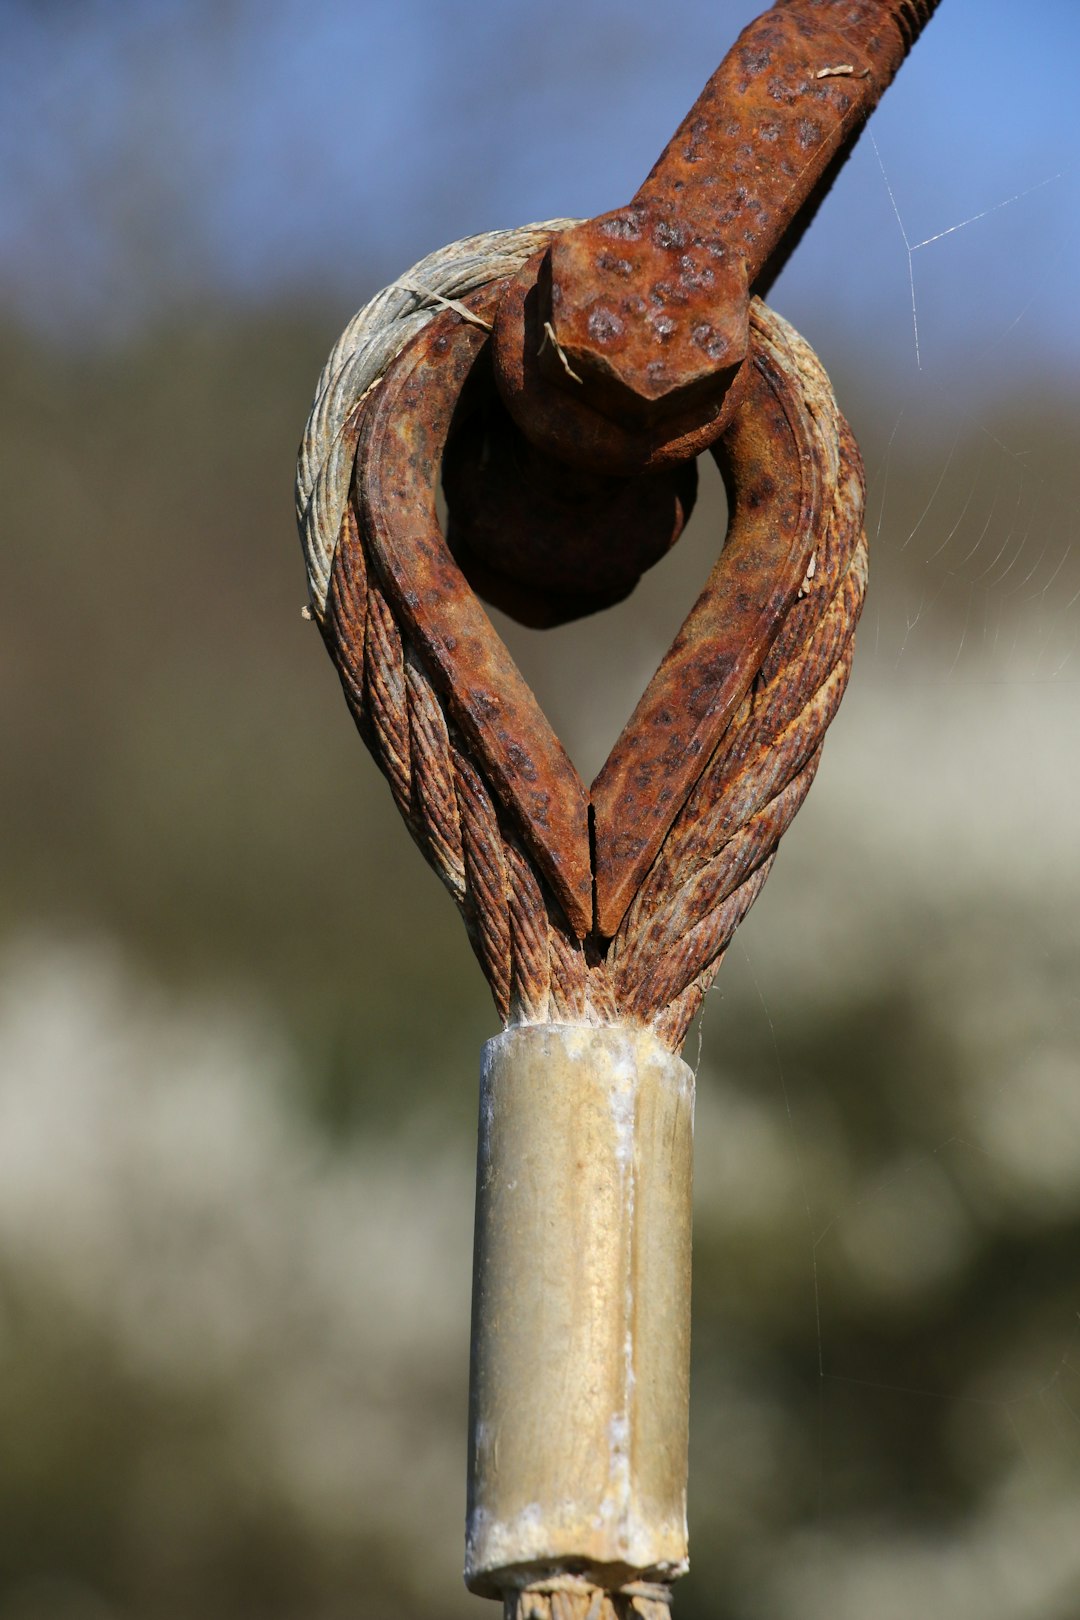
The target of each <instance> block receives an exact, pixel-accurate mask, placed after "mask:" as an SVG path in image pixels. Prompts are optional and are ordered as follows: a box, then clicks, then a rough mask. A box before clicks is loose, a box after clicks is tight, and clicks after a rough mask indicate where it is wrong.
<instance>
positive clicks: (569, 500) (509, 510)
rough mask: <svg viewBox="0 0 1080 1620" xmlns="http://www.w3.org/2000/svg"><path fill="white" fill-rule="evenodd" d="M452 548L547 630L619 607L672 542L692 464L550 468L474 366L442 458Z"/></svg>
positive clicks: (520, 616)
mask: <svg viewBox="0 0 1080 1620" xmlns="http://www.w3.org/2000/svg"><path fill="white" fill-rule="evenodd" d="M443 493H444V495H445V497H446V507H447V517H448V529H447V539H448V541H449V543H450V550H451V551H452V553H453V554H454V557H455V558H456V559H457V561H458V563H459V564H460V565H461V568H462V571H463V573H464V574H465V577H466V579H467V580H468V581H469V584H470V585H472V587H473V589H474V590H476V591H478V592H479V594H480V595H481V596H482V597H483V598H484V600H485V601H486V602H491V603H493V604H494V606H496V607H499V608H501V609H502V610H503V612H504V613H509V614H510V615H511V617H512V618H514V619H517V621H518V622H519V623H520V624H527V625H531V626H532V627H533V628H534V629H547V628H550V627H551V626H552V625H556V624H563V623H565V622H566V621H567V620H569V619H576V618H580V617H582V616H583V615H584V614H587V613H595V612H597V611H599V610H600V609H601V608H606V607H611V606H613V605H614V603H616V602H621V601H622V600H623V598H624V597H626V596H628V595H629V594H630V592H631V591H632V590H633V589H634V586H635V585H636V584H637V582H638V580H639V579H640V577H641V575H642V574H643V573H644V572H645V570H646V569H647V568H651V567H652V565H653V564H654V563H656V562H658V561H659V559H660V558H661V557H662V556H664V554H665V553H666V552H667V551H669V550H670V548H671V547H672V546H673V545H674V543H675V541H676V540H677V539H678V538H679V535H680V534H681V533H682V531H683V528H684V527H685V525H686V522H687V520H688V519H689V517H690V514H691V512H692V511H693V509H694V500H695V497H696V494H697V462H696V461H694V460H690V461H683V462H680V463H679V464H678V465H677V466H675V467H671V468H668V469H666V470H665V471H663V472H660V473H652V474H648V473H646V474H642V475H640V476H638V477H636V478H613V477H611V476H610V474H604V473H590V472H586V471H585V470H584V469H582V468H575V467H570V466H568V465H567V464H566V463H565V462H559V463H557V464H553V463H552V461H551V459H550V457H548V456H545V455H543V454H542V453H541V452H540V451H538V450H536V449H534V447H533V446H532V445H531V444H530V443H529V441H528V440H527V439H526V438H525V436H524V434H523V433H522V432H521V430H520V429H519V428H518V427H517V426H516V425H515V423H514V422H513V420H512V418H511V417H510V415H509V412H508V411H507V410H506V408H505V406H504V405H503V403H502V401H501V400H500V399H499V396H498V392H497V390H496V388H495V383H494V378H493V377H492V374H491V367H490V364H489V363H488V357H487V355H486V354H485V357H484V359H483V360H480V361H478V362H477V366H476V368H475V374H474V377H473V378H472V379H470V385H469V387H468V388H467V389H466V390H465V391H464V392H463V394H462V399H461V404H460V406H459V408H458V411H457V413H456V414H455V419H454V422H453V424H452V427H451V435H450V439H449V441H448V443H447V447H446V454H445V456H444V459H443Z"/></svg>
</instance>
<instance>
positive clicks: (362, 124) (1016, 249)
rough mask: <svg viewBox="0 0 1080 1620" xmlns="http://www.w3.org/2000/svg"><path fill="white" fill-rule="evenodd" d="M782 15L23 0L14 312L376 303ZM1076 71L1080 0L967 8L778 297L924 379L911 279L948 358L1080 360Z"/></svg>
mask: <svg viewBox="0 0 1080 1620" xmlns="http://www.w3.org/2000/svg"><path fill="white" fill-rule="evenodd" d="M759 9H760V6H759V5H758V4H756V3H754V0H750V3H748V4H747V3H742V0H738V3H736V0H729V3H726V4H725V3H722V0H665V3H664V4H663V5H661V6H658V5H656V4H655V3H644V0H573V3H571V0H552V3H550V4H548V5H546V6H543V7H540V6H537V5H535V4H531V5H526V4H523V3H520V0H507V3H503V4H493V3H491V0H487V3H484V4H482V3H479V0H458V3H445V4H436V3H435V0H397V3H393V4H390V3H382V4H373V3H370V0H368V3H357V0H351V3H348V4H346V3H343V0H269V3H265V4H262V5H259V4H257V3H255V0H215V3H213V4H210V3H208V0H185V3H180V0H144V3H141V4H127V5H123V4H117V3H115V0H83V3H82V4H80V5H79V6H77V7H71V6H66V5H65V6H53V5H41V4H32V3H30V0H25V3H22V4H20V3H18V0H8V4H7V6H6V7H5V17H6V22H5V28H4V51H3V53H0V107H2V108H3V109H4V112H3V113H2V114H0V117H2V119H3V124H2V125H0V151H3V153H4V161H3V163H2V164H0V312H2V313H3V314H4V315H6V316H7V318H9V319H11V318H15V319H16V320H20V321H28V322H31V323H33V324H34V325H36V326H39V327H40V326H43V327H45V328H46V329H49V330H51V331H53V332H54V333H57V334H58V335H60V336H62V337H63V339H64V340H65V341H67V342H70V341H74V340H78V339H79V338H85V339H89V340H92V341H99V340H101V339H103V338H105V339H107V338H109V337H110V336H114V335H118V334H121V335H122V334H123V333H124V332H126V331H127V330H129V329H130V328H131V326H132V325H133V324H134V325H138V324H139V323H141V322H144V321H147V320H152V319H155V318H157V317H159V316H161V315H162V314H163V313H167V312H168V311H169V309H170V308H171V307H172V306H174V305H176V304H184V303H187V302H190V301H192V300H198V299H202V298H206V297H209V298H211V299H213V300H216V301H221V300H224V301H226V302H227V303H228V302H231V301H236V302H238V303H240V304H245V305H250V304H252V303H262V302H265V301H269V300H275V299H277V298H280V297H282V296H289V297H294V296H295V297H299V298H318V299H319V300H320V301H322V302H329V303H330V304H331V305H332V306H334V307H340V311H341V313H342V314H343V315H344V314H347V313H348V312H349V310H350V309H351V308H352V307H354V306H355V305H356V304H357V303H359V302H360V301H362V299H363V298H364V297H366V296H368V295H369V294H370V293H371V292H372V291H373V290H374V289H375V287H376V286H377V285H379V284H380V283H381V282H382V281H384V280H387V279H390V278H392V277H393V276H394V275H395V274H397V273H398V272H400V271H402V270H403V269H404V268H405V267H407V266H408V265H409V264H410V263H411V262H413V261H414V260H415V259H416V258H418V257H419V256H421V255H422V254H423V253H425V252H427V251H429V250H430V249H431V248H433V247H435V246H437V245H439V244H440V243H441V242H443V241H446V240H449V239H452V238H453V237H455V236H459V235H464V234H467V233H469V232H471V231H475V230H479V229H484V228H488V227H491V226H496V225H510V224H515V223H519V222H521V221H523V220H526V219H538V218H545V217H550V216H552V215H556V214H564V213H565V214H591V213H595V212H598V211H600V210H602V209H605V208H608V207H611V206H614V205H616V204H618V203H619V202H621V201H623V200H625V199H626V198H627V197H628V196H629V195H631V194H632V192H633V191H634V189H635V187H636V185H637V184H638V182H639V181H640V180H641V178H642V177H643V176H644V174H645V173H646V172H647V170H648V168H649V166H650V164H651V163H652V161H653V159H654V158H655V156H656V155H657V153H658V152H659V150H660V149H661V148H662V146H663V144H664V142H665V141H666V139H667V137H668V136H669V135H670V133H671V131H672V129H673V128H674V127H675V125H676V124H677V122H678V121H679V119H680V118H681V117H682V115H683V114H684V112H685V111H686V109H687V108H688V106H689V105H690V103H691V102H692V100H693V98H694V96H695V95H696V93H697V92H698V90H699V89H700V87H701V85H702V83H703V82H704V80H705V78H706V77H707V76H708V73H709V72H710V71H711V69H712V67H713V66H714V65H715V64H716V62H717V61H719V59H720V57H721V55H722V54H723V52H724V51H725V49H726V48H727V47H728V45H729V44H730V43H731V41H732V40H733V38H734V36H735V34H736V32H737V30H738V28H739V27H741V26H742V25H743V24H744V23H745V22H746V21H747V20H748V19H749V18H750V17H751V16H753V15H754V14H755V13H756V12H757V10H759ZM1078 61H1080V5H1078V4H1076V0H1035V3H1033V4H1030V5H1027V6H1024V7H1023V8H1021V7H1019V6H1017V5H1016V4H1015V0H942V4H941V7H940V10H939V12H938V13H937V15H936V16H935V17H934V18H933V20H932V21H931V23H930V25H929V27H928V28H927V30H926V33H925V35H924V36H923V38H922V40H921V41H920V43H919V44H918V45H917V46H916V48H915V51H914V52H913V54H912V56H911V58H910V59H909V61H908V62H907V64H906V65H905V66H904V68H903V70H902V71H901V74H900V77H899V79H898V80H897V82H896V84H895V85H894V86H893V87H892V89H891V90H890V91H889V92H888V94H887V96H886V98H885V100H884V102H883V104H882V106H881V107H880V109H879V110H878V112H877V113H876V114H875V117H874V119H873V123H872V129H873V133H874V137H875V141H876V148H877V150H876V151H875V149H874V146H872V145H871V143H870V141H869V140H868V139H867V138H866V137H864V139H863V141H862V142H861V143H860V146H859V148H858V150H857V151H856V153H855V155H854V157H853V159H852V160H851V162H850V164H849V166H848V169H847V170H846V171H845V174H844V176H843V177H842V180H841V182H840V184H839V185H838V187H837V188H836V190H835V192H834V195H833V197H832V198H830V200H829V202H828V204H827V205H826V208H825V209H824V210H823V212H822V214H821V215H820V216H819V219H818V222H817V224H816V225H815V228H814V230H813V231H812V233H811V235H810V236H809V238H808V239H807V240H806V241H805V242H804V244H803V246H802V247H801V249H800V251H799V254H798V255H797V257H796V259H795V261H794V262H793V265H792V267H791V268H790V269H789V270H788V271H787V272H786V273H785V275H784V277H783V278H782V280H781V281H780V283H778V285H777V288H776V290H775V292H774V297H773V301H774V302H775V303H776V304H777V305H778V306H779V307H780V308H781V309H783V310H784V312H785V313H786V314H789V315H790V316H791V317H792V318H793V319H794V320H795V322H796V324H798V325H801V326H802V327H803V329H804V330H805V331H806V333H807V335H808V336H809V337H810V338H811V341H815V340H820V338H821V336H822V335H823V334H830V335H833V336H834V337H835V335H836V334H837V332H843V333H844V335H845V336H846V337H848V338H850V339H851V341H852V343H853V344H854V345H855V346H856V347H858V348H859V349H866V348H867V347H869V348H870V350H871V351H872V353H873V354H874V357H875V362H876V363H877V364H879V365H881V366H882V367H886V368H901V369H903V368H909V367H911V366H912V365H913V364H914V363H915V361H914V323H913V319H912V308H911V304H912V296H911V278H910V277H909V269H910V272H911V275H912V276H913V278H914V289H915V306H916V311H917V314H918V321H919V328H920V349H921V354H920V361H921V364H922V367H923V369H924V370H928V371H931V372H933V371H934V370H935V369H936V370H938V371H940V372H941V374H942V375H947V374H950V373H951V372H953V371H955V369H956V367H957V366H961V367H963V368H964V369H965V371H966V372H968V373H970V374H971V375H973V376H974V377H976V379H981V378H982V377H983V376H985V375H989V374H996V375H1001V374H1002V373H1003V372H1004V373H1005V374H1007V375H1009V376H1017V375H1020V374H1022V373H1023V372H1024V371H1025V370H1026V369H1027V368H1029V367H1034V368H1035V369H1037V370H1039V371H1041V372H1042V373H1044V374H1045V373H1046V372H1047V371H1049V372H1051V373H1060V375H1061V376H1062V378H1066V377H1069V376H1071V375H1072V373H1073V372H1074V371H1075V367H1076V362H1077V359H1078V358H1080V322H1078V321H1077V320H1076V317H1075V311H1074V306H1075V295H1076V289H1077V287H1078V286H1080V274H1078V271H1080V226H1078V219H1080V209H1078V207H1077V202H1078V197H1077V191H1078V184H1077V174H1076V169H1075V162H1076V152H1077V144H1078V142H1077V134H1078V115H1077V111H1076V108H1077V105H1078V98H1077V95H1076V90H1075V76H1076V71H1077V69H1076V64H1077V62H1078ZM886 182H887V183H886ZM890 188H891V192H892V197H891V198H890ZM1012 198H1015V199H1016V200H1015V201H1008V199H1012ZM894 202H895V209H894V206H893V204H894ZM1003 203H1006V204H1007V206H1004V207H1002V206H999V205H1000V204H1003ZM897 214H899V218H898V217H897ZM980 215H981V216H982V217H981V218H973V217H974V216H980ZM968 219H973V223H971V224H967V225H964V226H963V228H962V229H960V230H953V229H952V227H955V226H958V225H960V224H961V222H963V221H965V220H968ZM905 232H906V236H907V241H908V243H909V244H911V245H912V246H913V247H914V251H913V252H912V253H911V254H910V256H909V253H908V249H907V247H906V246H905V240H904V234H903V233H905ZM939 233H948V234H939ZM915 244H925V245H921V246H918V247H915Z"/></svg>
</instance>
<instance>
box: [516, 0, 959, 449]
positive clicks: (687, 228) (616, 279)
mask: <svg viewBox="0 0 1080 1620" xmlns="http://www.w3.org/2000/svg"><path fill="white" fill-rule="evenodd" d="M937 3H938V0H778V3H777V4H776V5H774V6H773V8H772V9H771V10H770V11H767V12H766V13H764V15H762V16H761V17H758V18H757V19H756V21H754V22H752V23H751V24H750V25H749V27H747V28H746V29H744V30H743V32H742V34H741V35H740V36H739V39H738V41H737V42H736V44H735V45H734V47H733V48H732V50H731V51H729V53H728V55H727V56H726V57H725V58H724V60H723V62H722V63H721V64H720V66H719V68H718V69H717V71H716V73H715V74H714V75H713V77H712V78H711V79H710V80H709V83H708V84H707V85H706V87H705V89H704V90H703V92H702V94H701V95H700V97H699V98H698V100H697V102H696V103H695V104H694V106H693V107H692V108H691V110H690V112H689V113H688V114H687V116H686V118H685V119H684V120H683V122H682V124H681V125H680V126H679V129H678V130H677V131H676V133H675V135H674V136H673V137H672V139H671V141H670V142H669V143H668V145H667V147H666V148H665V150H664V152H663V153H662V155H661V157H660V158H659V160H658V161H657V163H656V164H655V165H654V167H653V169H652V171H651V172H650V174H649V176H648V178H647V179H646V180H645V182H644V183H643V185H642V186H641V187H640V188H639V190H638V192H637V194H636V195H635V197H634V198H633V200H632V201H631V203H630V204H629V205H628V206H627V207H625V208H619V209H615V210H613V211H612V212H610V213H607V214H602V215H600V216H599V217H598V218H597V219H593V220H589V221H587V222H585V223H584V224H582V225H579V226H576V227H575V228H573V229H571V230H569V231H565V232H563V233H562V234H561V235H559V236H558V237H556V238H555V240H554V242H553V243H552V245H551V247H550V249H549V250H548V252H547V253H546V254H544V255H540V256H538V257H537V258H536V259H534V260H532V261H530V263H529V264H528V265H527V266H526V267H525V268H524V270H523V271H522V272H521V275H520V276H519V277H518V278H517V280H516V282H515V283H514V284H512V285H511V287H510V289H509V291H508V294H507V297H506V299H505V300H504V304H503V307H502V308H501V310H500V314H499V318H498V321H497V323H496V334H495V335H496V370H497V375H498V378H499V384H500V388H501V390H502V393H503V397H504V399H505V400H506V402H507V405H508V406H509V408H510V410H511V412H512V414H513V416H514V418H515V420H516V421H517V422H518V423H519V425H520V426H521V427H522V429H523V431H524V432H525V433H526V435H527V436H528V437H529V438H530V439H531V440H532V441H533V442H534V443H535V444H537V445H539V446H540V447H541V448H543V449H544V450H545V451H547V452H548V453H550V454H553V455H557V456H561V457H563V458H564V459H566V460H569V461H571V462H574V463H575V464H580V465H586V466H590V467H592V468H593V469H594V470H595V469H597V468H603V469H604V470H608V471H613V472H614V471H617V472H622V473H629V472H630V471H641V470H643V469H645V468H650V469H654V468H656V467H659V466H662V465H667V464H669V463H670V462H671V461H672V460H677V459H681V458H683V457H685V456H686V455H687V454H694V453H697V452H698V451H700V450H701V449H703V448H705V446H706V445H707V444H709V443H711V442H712V440H713V439H715V438H716V437H717V435H718V434H719V432H721V431H722V429H723V427H724V426H725V425H726V422H727V421H728V420H729V419H730V416H731V414H732V412H733V410H734V408H735V407H736V405H737V400H738V393H737V391H732V390H731V384H732V382H733V381H734V380H735V379H736V378H737V377H738V376H739V374H740V371H741V368H742V367H743V365H744V362H745V357H746V352H747V334H748V324H747V323H748V307H749V297H750V293H751V292H752V291H753V289H754V287H755V285H756V284H758V283H759V282H761V283H764V282H765V281H766V280H767V279H768V277H769V275H770V273H771V272H772V271H773V270H774V269H775V267H776V265H777V264H778V262H779V260H780V257H781V256H786V254H787V253H788V252H790V250H791V248H792V246H793V245H794V242H795V241H796V240H797V239H798V236H799V234H801V231H802V229H803V228H805V224H806V222H807V220H808V218H809V217H810V215H811V214H812V212H813V210H814V209H815V208H816V206H817V202H818V201H819V200H820V197H821V195H823V192H824V190H825V189H827V186H828V184H829V183H830V181H831V179H832V177H833V175H834V173H835V171H836V169H837V167H838V166H839V164H840V163H841V162H842V161H843V158H844V157H845V156H846V154H847V152H848V151H849V150H850V147H851V145H852V143H853V141H854V139H855V137H856V136H857V134H858V133H859V131H860V130H861V128H862V126H863V124H864V123H865V122H866V120H867V118H868V117H869V115H870V113H871V111H872V110H873V108H874V107H875V105H876V104H877V102H878V100H879V99H880V97H881V95H882V94H883V92H884V91H885V89H886V88H887V86H888V85H889V84H890V83H891V81H892V79H893V78H894V76H895V75H896V72H897V71H898V69H899V67H900V65H901V63H902V62H903V60H904V58H905V56H906V55H907V53H908V51H909V50H910V48H911V46H912V44H913V43H914V41H915V39H916V38H917V36H918V34H919V33H920V32H921V30H922V28H923V27H924V25H925V24H926V22H927V21H928V20H929V17H930V15H931V13H932V12H933V11H934V9H935V8H936V5H937ZM545 339H546V341H545Z"/></svg>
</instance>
